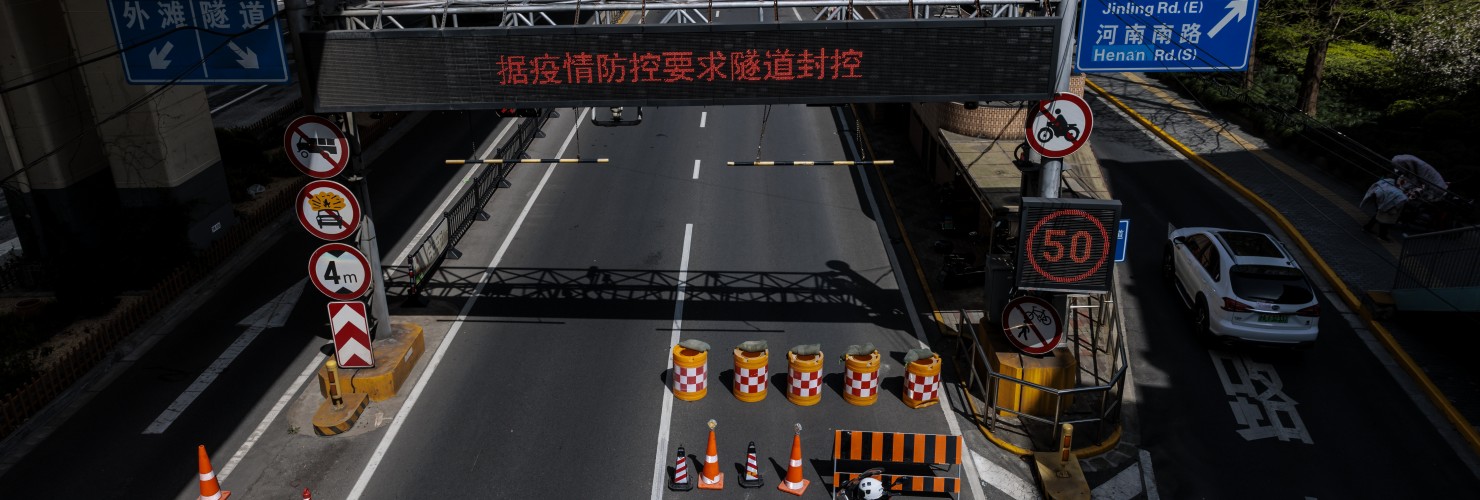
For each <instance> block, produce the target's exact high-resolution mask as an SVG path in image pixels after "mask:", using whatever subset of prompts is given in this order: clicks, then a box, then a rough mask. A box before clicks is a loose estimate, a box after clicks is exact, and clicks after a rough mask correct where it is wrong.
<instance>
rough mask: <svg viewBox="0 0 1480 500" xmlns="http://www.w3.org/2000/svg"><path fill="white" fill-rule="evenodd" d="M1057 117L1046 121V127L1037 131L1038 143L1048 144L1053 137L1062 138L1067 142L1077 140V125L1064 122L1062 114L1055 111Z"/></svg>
mask: <svg viewBox="0 0 1480 500" xmlns="http://www.w3.org/2000/svg"><path fill="white" fill-rule="evenodd" d="M1055 112H1056V113H1058V114H1057V115H1055V116H1054V117H1053V118H1049V119H1048V125H1045V126H1044V127H1043V128H1040V129H1038V142H1048V141H1051V140H1053V138H1054V137H1063V138H1064V139H1066V140H1068V141H1069V142H1074V141H1077V140H1079V125H1076V124H1073V123H1069V122H1067V121H1066V120H1064V112H1063V111H1058V110H1055Z"/></svg>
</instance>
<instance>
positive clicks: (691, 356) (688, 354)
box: [673, 345, 709, 401]
mask: <svg viewBox="0 0 1480 500" xmlns="http://www.w3.org/2000/svg"><path fill="white" fill-rule="evenodd" d="M708 365H709V352H708V351H699V350H695V349H689V348H687V347H684V346H681V345H675V346H673V397H675V398H678V399H681V400H684V401H698V400H700V399H704V395H705V394H708V393H709V387H708V383H707V381H708V378H709V374H708V372H709V369H708Z"/></svg>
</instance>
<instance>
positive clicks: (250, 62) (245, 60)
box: [226, 42, 258, 69]
mask: <svg viewBox="0 0 1480 500" xmlns="http://www.w3.org/2000/svg"><path fill="white" fill-rule="evenodd" d="M226 47H227V48H229V49H231V51H232V52H235V53H236V57H238V58H240V59H237V60H236V63H237V64H240V65H242V67H243V68H246V69H257V68H258V65H257V53H256V52H252V48H251V47H247V49H246V50H242V48H241V47H238V46H236V42H226Z"/></svg>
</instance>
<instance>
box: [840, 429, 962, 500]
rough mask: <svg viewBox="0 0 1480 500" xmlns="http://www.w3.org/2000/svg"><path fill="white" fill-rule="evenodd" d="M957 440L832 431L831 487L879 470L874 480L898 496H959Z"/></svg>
mask: <svg viewBox="0 0 1480 500" xmlns="http://www.w3.org/2000/svg"><path fill="white" fill-rule="evenodd" d="M963 446H964V443H963V441H962V439H961V436H953V435H946V434H912V433H906V432H873V431H851V430H835V431H833V487H834V488H837V486H838V485H839V484H841V483H842V482H843V481H846V480H849V479H853V478H856V477H858V476H859V475H860V474H861V473H863V472H864V471H866V470H868V469H871V468H874V467H882V468H883V469H884V473H883V474H881V475H880V476H879V477H878V479H879V480H880V481H882V482H883V483H884V484H885V485H886V486H887V487H888V488H889V489H890V490H892V491H899V492H921V493H949V494H950V495H951V498H958V495H959V494H960V493H961V449H962V447H963Z"/></svg>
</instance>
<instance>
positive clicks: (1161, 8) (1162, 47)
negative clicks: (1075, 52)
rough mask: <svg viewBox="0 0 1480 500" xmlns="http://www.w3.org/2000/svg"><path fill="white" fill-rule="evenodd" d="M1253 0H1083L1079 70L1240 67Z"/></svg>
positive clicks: (1245, 60)
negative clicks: (1175, 0)
mask: <svg viewBox="0 0 1480 500" xmlns="http://www.w3.org/2000/svg"><path fill="white" fill-rule="evenodd" d="M1258 9H1259V0H1184V1H1178V2H1168V1H1157V2H1150V1H1144V0H1086V2H1085V7H1084V15H1083V16H1082V17H1080V23H1079V57H1078V58H1076V60H1075V66H1076V67H1077V68H1078V69H1079V71H1081V72H1084V73H1118V72H1122V71H1244V70H1245V69H1248V67H1249V47H1250V45H1251V43H1250V42H1251V41H1252V40H1253V38H1254V13H1255V11H1257V10H1258Z"/></svg>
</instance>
